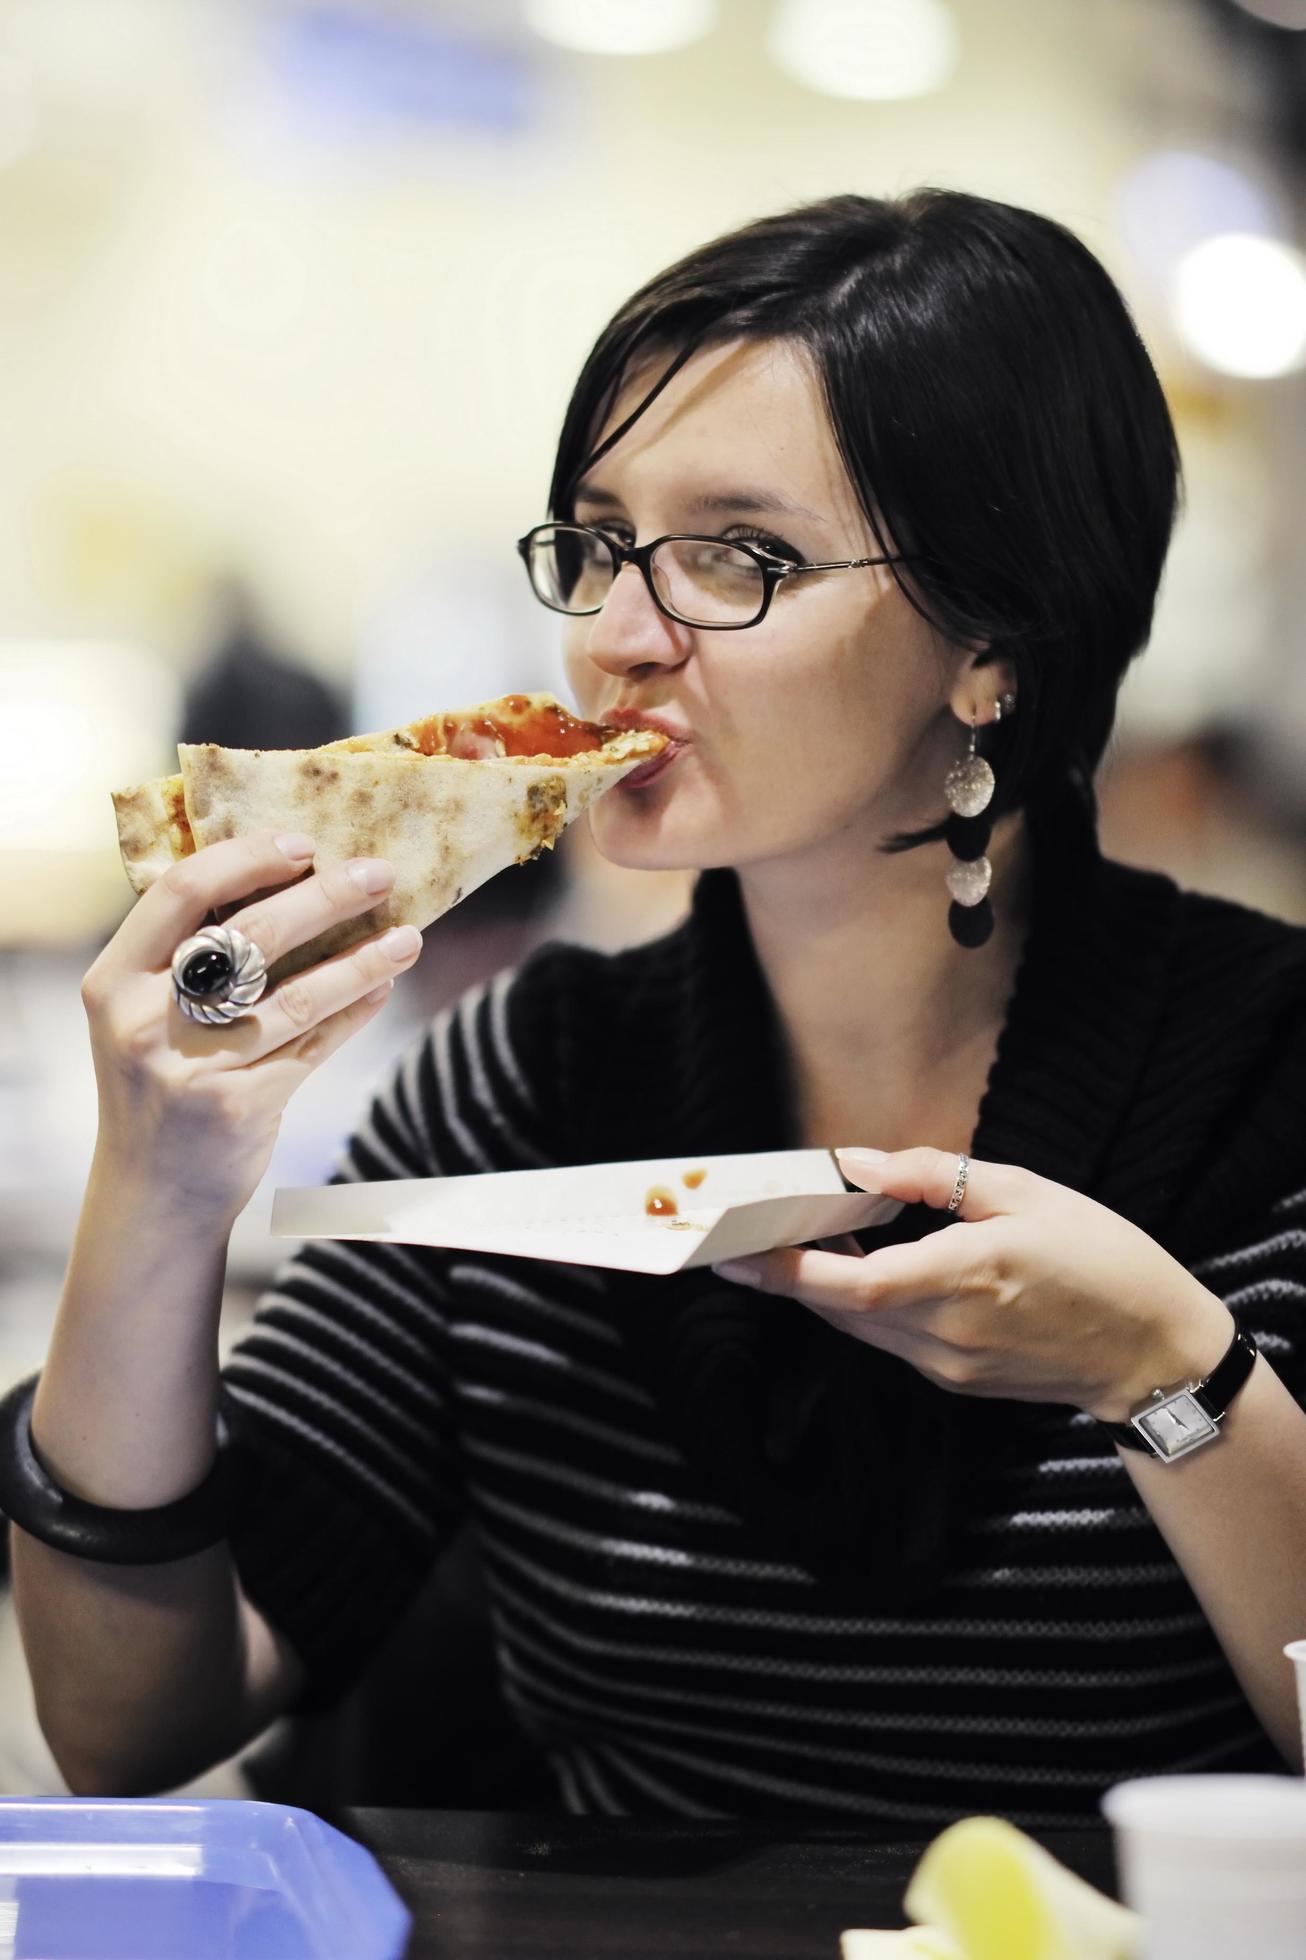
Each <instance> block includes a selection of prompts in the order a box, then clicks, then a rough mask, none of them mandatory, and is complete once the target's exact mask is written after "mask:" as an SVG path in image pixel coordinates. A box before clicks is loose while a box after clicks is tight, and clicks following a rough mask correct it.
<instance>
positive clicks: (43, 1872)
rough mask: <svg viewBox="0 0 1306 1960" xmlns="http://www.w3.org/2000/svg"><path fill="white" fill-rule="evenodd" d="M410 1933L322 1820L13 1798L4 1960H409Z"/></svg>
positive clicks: (361, 1856) (206, 1805)
mask: <svg viewBox="0 0 1306 1960" xmlns="http://www.w3.org/2000/svg"><path fill="white" fill-rule="evenodd" d="M410 1925H411V1919H410V1916H409V1913H408V1911H407V1909H406V1907H405V1906H404V1905H403V1904H402V1902H401V1900H400V1899H399V1897H398V1895H397V1893H396V1892H395V1891H394V1889H393V1887H392V1886H391V1884H390V1882H389V1880H388V1879H387V1878H386V1877H385V1876H384V1874H383V1873H382V1872H381V1869H380V1867H379V1866H378V1865H377V1863H376V1860H375V1859H374V1858H373V1857H372V1855H371V1853H370V1852H367V1851H365V1850H364V1849H363V1847H362V1845H361V1844H355V1843H354V1841H353V1839H352V1838H347V1837H345V1836H344V1835H343V1834H342V1833H341V1832H340V1831H337V1830H333V1829H332V1827H331V1826H330V1825H329V1824H324V1823H323V1822H322V1819H321V1818H320V1817H315V1816H314V1815H313V1813H312V1811H310V1810H299V1809H294V1808H292V1807H291V1806H289V1805H287V1804H276V1803H241V1802H235V1801H228V1800H223V1799H220V1798H211V1799H207V1800H204V1801H198V1800H196V1801H185V1800H177V1799H174V1798H171V1797H149V1798H140V1799H137V1798H129V1797H113V1798H99V1799H94V1800H90V1801H88V1800H85V1799H81V1798H75V1797H0V1960H400V1956H401V1955H402V1953H403V1952H404V1949H405V1947H406V1946H407V1944H408V1933H409V1928H410Z"/></svg>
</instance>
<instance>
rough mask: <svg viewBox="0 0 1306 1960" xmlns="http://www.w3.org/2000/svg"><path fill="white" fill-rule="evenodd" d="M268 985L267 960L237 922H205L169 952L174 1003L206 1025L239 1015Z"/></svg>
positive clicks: (230, 1019)
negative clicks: (212, 923) (205, 923)
mask: <svg viewBox="0 0 1306 1960" xmlns="http://www.w3.org/2000/svg"><path fill="white" fill-rule="evenodd" d="M267 984H268V965H267V961H266V960H265V959H264V957H263V955H262V953H261V952H260V951H259V949H258V947H257V946H256V945H255V944H254V941H253V940H252V939H247V938H246V937H245V935H244V933H243V932H238V931H237V930H236V928H235V926H204V927H202V928H201V930H200V931H199V932H197V933H195V934H193V935H192V937H191V938H189V939H183V940H182V942H181V944H180V946H179V947H178V948H177V950H176V952H175V953H174V954H173V956H172V991H173V995H174V997H175V998H176V1002H177V1005H178V1007H179V1008H180V1009H181V1011H182V1013H183V1014H188V1015H189V1016H190V1018H191V1020H192V1021H200V1022H203V1023H205V1024H206V1025H208V1026H210V1027H214V1026H219V1025H224V1024H225V1023H226V1022H228V1021H238V1020H240V1018H241V1016H242V1015H243V1014H245V1013H247V1012H248V1011H249V1009H250V1008H251V1007H252V1006H253V1005H254V1003H255V1001H256V1000H258V999H259V997H260V996H261V994H262V992H263V989H264V988H265V987H266V986H267Z"/></svg>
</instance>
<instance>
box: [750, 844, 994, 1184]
mask: <svg viewBox="0 0 1306 1960" xmlns="http://www.w3.org/2000/svg"><path fill="white" fill-rule="evenodd" d="M988 856H989V860H990V863H991V864H992V866H993V883H992V888H991V890H990V894H989V898H990V903H991V904H992V906H993V911H994V929H993V932H992V934H991V936H990V938H989V939H988V941H987V942H986V944H985V945H983V946H982V947H978V948H973V949H972V948H965V947H961V946H958V945H957V943H956V942H955V940H954V939H953V938H952V935H951V933H950V932H949V931H948V922H947V921H948V907H949V904H950V900H949V897H948V892H947V887H946V886H945V884H944V876H945V873H946V872H947V869H948V867H949V865H950V864H951V862H952V858H951V854H950V853H949V851H948V848H947V845H946V844H944V843H938V844H926V845H923V846H921V847H920V848H919V849H917V850H914V851H906V852H903V853H901V854H898V855H887V854H885V853H883V852H880V851H877V850H875V849H874V848H873V847H872V848H870V849H868V848H867V846H866V845H865V843H864V842H860V841H854V840H852V839H847V838H846V839H844V840H840V842H839V843H838V844H837V845H836V846H835V847H834V848H833V849H832V848H831V846H830V845H829V844H828V843H827V844H825V845H823V846H822V849H821V852H820V854H819V857H818V856H817V855H816V854H814V853H809V854H806V855H805V856H804V857H803V858H802V859H801V860H798V859H795V858H787V859H785V860H783V861H773V862H770V863H766V864H760V865H748V866H745V867H743V868H742V869H741V870H740V872H739V881H740V890H741V894H742V898H743V903H744V909H745V913H746V916H747V919H748V924H749V930H750V932H751V934H752V939H753V944H754V946H755V948H756V951H757V957H758V960H759V962H760V964H761V967H762V970H763V973H764V974H765V976H766V980H767V984H768V986H769V988H770V992H771V996H772V999H773V1000H774V1002H775V1005H776V1009H777V1012H778V1014H779V1017H780V1023H781V1027H782V1029H783V1031H784V1035H785V1039H786V1046H787V1049H788V1055H789V1062H790V1067H791V1071H792V1074H793V1086H794V1090H795V1094H796V1099H797V1104H798V1112H799V1118H800V1124H801V1126H802V1127H803V1128H804V1130H805V1131H810V1130H811V1129H812V1128H813V1127H817V1128H821V1127H822V1126H824V1127H828V1126H829V1125H830V1124H831V1123H835V1122H838V1121H842V1122H844V1123H847V1122H859V1123H860V1124H861V1126H862V1127H863V1128H865V1127H866V1126H867V1125H868V1124H873V1125H874V1126H875V1130H876V1135H875V1138H874V1140H875V1142H876V1143H877V1144H878V1145H879V1147H881V1148H885V1149H889V1148H901V1147H904V1146H905V1145H906V1144H909V1143H913V1142H914V1143H922V1142H935V1141H937V1142H939V1143H940V1144H943V1145H945V1147H948V1146H950V1145H951V1143H952V1141H953V1139H952V1138H950V1137H949V1138H945V1137H943V1136H942V1135H937V1134H936V1135H933V1136H927V1135H918V1134H914V1133H913V1132H914V1130H915V1128H917V1127H918V1126H919V1124H920V1123H921V1122H922V1121H930V1122H931V1123H932V1127H933V1129H934V1130H935V1131H936V1132H938V1131H939V1130H940V1129H941V1128H943V1127H951V1128H953V1129H956V1128H957V1127H958V1126H960V1127H961V1128H962V1129H964V1133H965V1138H966V1140H968V1139H969V1134H970V1131H969V1127H968V1125H967V1124H966V1123H965V1121H964V1117H965V1112H966V1111H967V1110H968V1109H969V1110H970V1111H971V1114H972V1115H973V1113H974V1110H973V1105H975V1104H977V1102H978V1095H979V1093H982V1089H983V1082H984V1079H985V1078H986V1076H987V1072H988V1067H989V1064H990V1061H991V1057H992V1050H993V1048H994V1046H995V1044H996V1039H997V1034H998V1031H999V1030H1000V1028H1001V1025H1002V1022H1003V1019H1004V1015H1005V1010H1006V1005H1007V1002H1008V1001H1009V999H1010V996H1011V990H1012V986H1013V984H1014V981H1015V975H1016V968H1017V965H1018V963H1019V959H1020V954H1021V950H1022V948H1023V946H1024V942H1025V935H1026V930H1027V927H1028V913H1029V882H1030V847H1029V839H1028V833H1027V831H1026V828H1025V823H1024V820H1023V818H1022V817H1021V816H1020V815H1019V813H1016V814H1014V815H1012V816H1009V817H1007V818H1004V819H1003V820H1002V821H1001V822H1000V823H999V824H998V825H997V826H996V827H995V830H994V833H993V839H992V843H991V845H990V848H989V852H988ZM977 1085H978V1086H977ZM944 1111H946V1115H942V1116H941V1115H940V1114H939V1112H944ZM823 1140H828V1141H831V1142H837V1141H848V1140H850V1139H848V1138H840V1137H830V1138H828V1139H823ZM870 1140H871V1139H870V1138H869V1137H867V1136H864V1137H863V1138H862V1141H870Z"/></svg>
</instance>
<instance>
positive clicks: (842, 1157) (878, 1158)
mask: <svg viewBox="0 0 1306 1960" xmlns="http://www.w3.org/2000/svg"><path fill="white" fill-rule="evenodd" d="M834 1154H835V1156H836V1157H837V1158H838V1159H839V1162H840V1164H841V1165H843V1167H844V1168H845V1169H846V1170H850V1171H851V1172H852V1173H853V1175H854V1176H856V1174H857V1173H858V1171H869V1170H873V1169H874V1167H875V1165H876V1164H882V1163H883V1162H884V1160H885V1158H886V1157H887V1156H888V1155H889V1153H888V1151H887V1150H867V1149H866V1148H865V1147H864V1146H863V1145H862V1144H860V1143H859V1144H856V1145H854V1146H852V1147H851V1148H849V1149H847V1150H836V1151H835V1153H834Z"/></svg>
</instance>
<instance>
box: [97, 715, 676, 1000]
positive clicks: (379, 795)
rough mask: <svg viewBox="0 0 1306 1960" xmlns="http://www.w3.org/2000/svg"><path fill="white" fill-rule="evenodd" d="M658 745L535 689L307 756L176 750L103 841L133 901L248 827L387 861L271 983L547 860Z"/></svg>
mask: <svg viewBox="0 0 1306 1960" xmlns="http://www.w3.org/2000/svg"><path fill="white" fill-rule="evenodd" d="M666 744H667V737H666V736H665V735H663V734H661V733H660V732H659V731H657V730H654V729H645V728H633V729H632V728H614V727H609V726H605V725H602V724H599V723H595V722H586V721H581V720H578V719H577V718H576V717H575V716H573V715H571V714H570V713H569V712H568V710H567V709H566V708H565V707H564V706H563V705H562V703H561V702H560V701H557V700H555V699H554V697H553V696H552V695H548V694H510V695H505V696H503V697H502V698H501V699H499V700H497V701H484V702H479V703H477V704H476V705H475V706H474V707H470V708H462V709H456V710H453V711H451V712H449V713H447V714H438V715H428V716H427V717H426V718H425V719H424V720H421V721H416V722H411V723H409V724H408V725H407V726H406V727H403V728H392V729H387V730H384V731H383V732H381V733H379V734H375V735H351V736H348V737H346V738H345V740H343V741H340V742H329V743H327V744H325V745H324V746H323V747H322V748H317V749H227V748H222V747H219V746H218V745H217V744H215V743H182V744H180V745H179V747H178V751H177V753H178V756H179V758H180V761H181V773H180V774H179V775H177V776H165V777H160V778H157V779H156V780H155V781H153V782H148V783H141V784H138V785H136V786H135V787H134V788H131V789H125V790H118V791H115V792H114V795H113V804H114V812H115V815H116V817H117V824H118V844H119V849H120V851H121V853H122V859H123V864H124V866H125V868H126V871H127V876H128V879H129V880H130V882H131V885H132V888H133V890H135V891H136V892H138V893H139V892H145V891H147V890H148V889H149V887H150V886H151V885H152V884H153V883H154V882H155V880H156V879H157V878H159V877H161V876H162V874H163V873H164V872H165V871H166V870H167V869H168V867H169V865H171V864H175V863H176V862H177V861H178V860H179V859H180V858H183V857H188V856H190V855H191V854H192V853H193V852H194V851H196V850H203V849H204V848H205V847H206V846H207V845H209V844H214V843H217V842H219V841H220V840H221V839H223V838H227V837H236V836H239V835H241V834H242V833H243V832H246V831H251V830H262V829H269V828H271V829H276V830H303V831H307V832H308V834H309V835H310V836H311V837H313V838H315V839H316V841H317V847H318V848H317V857H316V860H315V863H316V865H317V867H319V868H320V867H321V866H322V865H324V864H330V863H333V862H337V861H340V860H342V859H345V858H351V857H384V858H388V859H389V861H390V862H391V863H392V864H393V865H394V867H395V882H394V885H393V887H392V888H391V890H390V892H389V893H388V894H387V896H386V897H385V898H384V899H383V900H382V901H381V902H380V903H379V904H377V905H376V906H373V907H372V908H371V909H370V910H369V911H367V912H365V913H364V914H362V915H361V917H359V918H355V919H349V920H346V921H343V922H342V923H341V924H339V925H337V926H334V927H332V928H331V929H330V930H329V931H328V932H326V933H322V934H320V935H319V936H318V937H317V938H316V939H314V940H312V941H310V942H309V943H308V944H306V945H305V946H302V947H298V948H296V949H295V950H294V951H293V952H291V953H289V954H287V955H286V956H285V958H284V959H282V960H280V961H278V962H277V963H276V965H275V966H274V967H273V968H272V970H271V975H270V977H271V978H272V979H274V980H275V979H277V978H283V977H284V976H285V975H286V974H288V973H292V972H296V971H298V970H299V969H300V968H301V967H304V966H309V965H313V964H316V962H317V961H319V960H321V959H325V958H327V957H329V956H330V954H332V953H335V952H339V951H341V950H342V949H343V948H345V947H347V946H349V945H352V944H354V943H355V942H356V941H357V940H359V939H364V938H368V937H370V936H371V935H372V934H373V933H375V932H379V931H382V930H384V929H385V928H386V927H387V926H391V925H403V924H411V925H415V926H418V927H425V926H428V925H430V924H431V922H432V921H433V920H434V919H438V918H439V917H440V916H441V914H442V913H444V912H447V911H449V909H450V908H451V907H452V906H454V905H456V904H457V903H458V901H459V899H461V898H465V897H466V896H467V894H468V893H469V892H471V891H475V889H476V888H477V886H478V885H483V884H484V883H485V882H486V880H487V879H489V878H492V877H494V876H495V874H496V873H497V872H499V871H502V870H504V869H505V868H506V867H507V866H508V865H510V864H524V863H525V862H526V861H527V860H528V859H530V858H533V857H538V855H539V853H540V852H541V851H542V850H551V849H552V848H553V845H554V844H555V843H556V842H557V839H558V838H559V837H560V836H561V834H562V832H563V831H564V830H565V829H566V827H567V825H568V824H569V823H571V822H572V821H573V820H574V819H575V818H576V817H578V816H579V815H580V814H581V812H582V811H583V810H585V809H587V808H588V807H589V805H590V804H591V803H592V802H593V801H594V800H595V798H596V797H598V796H601V795H602V794H603V792H604V791H605V790H607V789H610V788H612V786H613V785H614V784H615V783H618V782H620V781H621V779H622V778H623V777H624V776H627V775H629V774H630V773H631V772H632V771H633V770H635V769H638V768H639V767H640V766H641V765H642V764H644V763H647V762H649V761H651V760H652V759H653V758H654V757H655V756H657V755H659V754H660V753H661V751H662V750H663V749H664V748H665V747H666ZM250 902H251V900H250V899H249V898H245V899H242V900H241V901H240V905H241V906H242V907H243V906H245V905H248V904H249V903H250ZM238 909H240V908H239V907H235V906H233V907H232V908H231V910H232V911H235V910H238Z"/></svg>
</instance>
